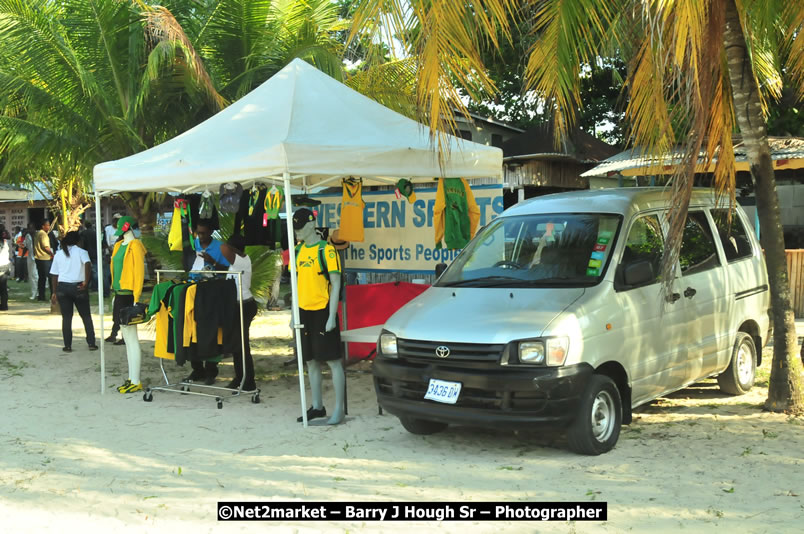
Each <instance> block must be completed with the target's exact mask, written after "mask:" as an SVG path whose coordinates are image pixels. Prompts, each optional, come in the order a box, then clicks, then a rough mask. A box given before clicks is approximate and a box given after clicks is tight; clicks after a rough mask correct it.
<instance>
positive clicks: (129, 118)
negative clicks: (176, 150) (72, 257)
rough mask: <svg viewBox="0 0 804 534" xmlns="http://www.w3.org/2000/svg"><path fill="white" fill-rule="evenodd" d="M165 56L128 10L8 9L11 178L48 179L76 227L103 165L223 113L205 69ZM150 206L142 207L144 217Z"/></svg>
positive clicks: (91, 6) (0, 118)
mask: <svg viewBox="0 0 804 534" xmlns="http://www.w3.org/2000/svg"><path fill="white" fill-rule="evenodd" d="M165 48H166V47H165V46H158V45H155V44H154V43H153V42H149V41H148V40H147V39H146V34H145V33H144V32H143V25H142V22H141V16H140V12H139V11H138V9H136V8H135V6H134V5H132V4H129V3H126V2H108V1H104V0H61V1H59V2H53V1H50V0H26V1H19V0H0V153H2V155H3V156H4V157H5V165H4V167H3V170H2V172H3V178H5V179H7V178H8V177H10V176H13V177H15V179H16V180H18V181H19V180H22V181H28V182H33V181H37V180H40V179H41V180H43V181H44V182H45V183H46V186H47V187H48V188H49V189H50V192H51V194H52V195H53V197H54V198H56V199H59V204H60V206H59V208H61V210H62V211H64V213H62V215H63V217H64V223H63V224H65V225H67V216H68V213H67V212H69V209H67V208H68V202H67V200H70V202H72V203H73V204H74V205H78V206H80V205H83V206H84V208H85V207H86V204H85V203H83V202H81V199H82V196H83V191H84V189H85V188H86V186H87V185H88V184H89V183H90V182H91V177H92V168H93V167H94V165H95V164H96V163H99V162H102V161H106V160H111V159H117V158H121V157H124V156H127V155H130V154H133V153H135V152H139V151H140V150H143V149H145V148H148V147H149V146H152V145H153V144H155V143H158V142H161V141H163V140H165V139H168V138H170V137H172V136H174V135H176V134H177V133H179V132H181V131H182V130H183V129H185V125H186V124H187V121H188V120H191V119H192V118H193V117H194V116H196V115H197V113H198V109H199V108H208V109H210V110H212V111H214V110H216V109H219V108H220V106H221V104H222V102H221V99H220V98H219V97H218V95H217V94H216V92H215V91H214V87H212V86H211V84H210V83H209V80H208V77H207V76H206V75H205V73H204V70H203V65H201V64H200V63H199V62H197V61H196V62H194V61H191V60H184V61H173V62H172V63H171V64H169V65H167V64H166V63H165V62H164V61H159V60H160V57H161V56H163V55H164V54H163V52H164V49H165ZM174 48H177V47H174ZM191 57H192V56H191V55H190V54H187V56H186V58H191ZM146 66H147V67H153V68H146ZM188 87H189V88H191V89H190V90H188V89H187V88H188ZM190 97H197V98H190ZM76 202H77V204H76ZM147 204H148V200H147V199H140V200H138V201H136V202H134V203H133V205H132V208H133V209H134V211H135V214H137V212H138V211H139V208H143V209H147Z"/></svg>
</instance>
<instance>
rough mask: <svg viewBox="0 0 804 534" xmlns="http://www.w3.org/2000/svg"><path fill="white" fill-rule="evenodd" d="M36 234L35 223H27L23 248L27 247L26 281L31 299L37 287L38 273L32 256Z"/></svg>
mask: <svg viewBox="0 0 804 534" xmlns="http://www.w3.org/2000/svg"><path fill="white" fill-rule="evenodd" d="M35 235H36V225H35V224H34V223H28V228H27V229H26V231H25V248H26V249H28V264H27V267H28V283H29V284H30V285H31V300H35V299H36V294H37V289H38V287H39V273H38V272H37V270H36V257H35V256H34V236H35Z"/></svg>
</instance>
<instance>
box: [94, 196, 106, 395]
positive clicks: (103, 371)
mask: <svg viewBox="0 0 804 534" xmlns="http://www.w3.org/2000/svg"><path fill="white" fill-rule="evenodd" d="M101 232H103V227H102V226H101V202H100V193H98V189H97V188H95V247H96V248H95V250H96V251H97V252H96V258H97V259H96V260H95V261H97V262H98V266H97V267H98V268H97V271H98V315H99V316H100V351H99V352H100V372H101V395H103V394H104V393H105V392H106V356H105V348H104V343H105V341H104V340H105V339H106V333H105V332H104V331H103V316H104V315H105V313H104V312H105V311H106V310H105V309H104V307H103V241H102V240H101Z"/></svg>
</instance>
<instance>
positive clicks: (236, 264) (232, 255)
mask: <svg viewBox="0 0 804 534" xmlns="http://www.w3.org/2000/svg"><path fill="white" fill-rule="evenodd" d="M245 250H246V243H245V240H244V239H243V237H241V236H239V235H233V236H232V237H230V238H229V239H228V240H227V241H226V243H224V244H222V245H221V254H223V256H224V257H225V258H226V259H227V260H228V261H229V271H231V272H233V273H234V272H240V273H242V275H241V276H240V278H241V279H242V281H243V287H242V298H243V343H244V345H245V349H246V357H245V363H246V367H245V369H243V355H242V354H241V352H240V351H239V350H238V351H237V352H235V353H234V354H233V355H232V356H233V357H234V368H235V377H234V379H233V380H232V381H231V382H229V384H228V385H227V386H226V387H228V388H232V389H238V388H240V385H241V384H242V386H243V388H242V389H243V390H244V391H254V390H256V389H257V384H256V382H255V381H254V360H253V359H252V358H251V347H250V343H249V336H248V331H249V328H250V327H251V321H253V320H254V317H256V316H257V301H255V300H254V295H252V294H251V258H249V257H248V255H247V254H246V252H245ZM227 278H233V279H234V280H235V282H236V283H237V284H238V291H240V290H241V287H240V284H239V281H238V276H237V275H235V274H230V275H227ZM237 320H238V323H239V321H240V314H239V313H238V314H237ZM237 326H238V327H239V325H237ZM244 371H245V373H244Z"/></svg>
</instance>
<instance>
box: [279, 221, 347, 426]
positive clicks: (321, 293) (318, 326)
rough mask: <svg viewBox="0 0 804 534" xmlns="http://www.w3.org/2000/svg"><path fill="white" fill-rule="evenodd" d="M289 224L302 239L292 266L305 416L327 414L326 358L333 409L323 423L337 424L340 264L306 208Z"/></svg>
mask: <svg viewBox="0 0 804 534" xmlns="http://www.w3.org/2000/svg"><path fill="white" fill-rule="evenodd" d="M293 228H294V229H295V230H296V237H297V238H298V239H299V240H300V241H302V242H303V244H302V245H301V247H300V248H299V252H298V255H297V258H296V267H297V273H298V276H297V286H298V292H299V314H300V317H301V324H302V325H303V326H304V328H302V330H300V331H299V332H300V335H302V358H303V359H304V361H305V362H306V363H307V376H308V377H309V379H310V390H311V393H312V407H311V408H310V409H308V410H307V419H308V420H310V419H317V418H320V417H326V415H327V411H326V408H324V403H323V398H322V393H321V383H322V373H321V363H322V362H326V363H327V365H329V369H330V372H331V374H332V385H333V389H334V390H335V410H334V411H333V413H332V415H331V416H330V418H329V419H328V420H327V422H326V424H328V425H337V424H340V423H342V422H343V420H344V415H345V402H344V401H345V393H346V375H345V373H344V369H343V360H342V359H341V352H340V351H341V347H340V330H339V328H338V293H339V291H340V287H341V272H340V265H339V262H338V260H337V252H335V249H334V248H333V247H332V245H328V244H326V243H325V242H324V243H322V241H321V236H319V235H318V232H316V229H315V220H314V218H313V215H312V212H311V211H310V210H308V209H306V208H302V209H300V210H297V211H296V213H295V214H294V215H293ZM319 246H324V247H325V248H324V257H325V261H327V270H328V271H329V282H328V283H327V281H326V277H325V276H324V275H323V274H322V273H321V268H320V267H319V266H318V262H319V259H320V256H319V252H318V249H319ZM327 284H328V285H327ZM291 322H292V319H291ZM292 326H293V325H292V324H291V327H292ZM297 421H299V422H301V421H302V418H301V417H299V418H298V419H297Z"/></svg>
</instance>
